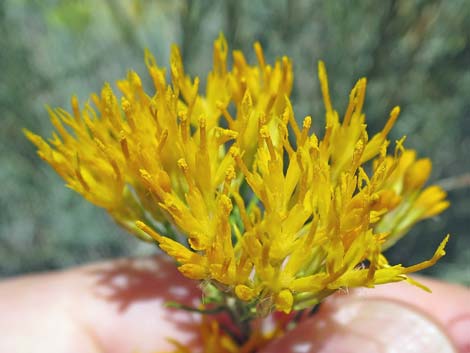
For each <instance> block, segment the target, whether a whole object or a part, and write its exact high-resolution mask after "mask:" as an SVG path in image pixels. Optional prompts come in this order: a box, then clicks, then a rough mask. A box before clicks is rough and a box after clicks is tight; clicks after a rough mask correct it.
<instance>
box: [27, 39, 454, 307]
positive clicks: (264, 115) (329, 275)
mask: <svg viewBox="0 0 470 353" xmlns="http://www.w3.org/2000/svg"><path fill="white" fill-rule="evenodd" d="M254 47H255V52H256V56H257V59H258V64H257V65H250V64H248V63H247V61H246V59H245V58H244V56H243V54H242V53H240V52H238V51H235V52H234V53H233V62H234V64H233V68H232V69H231V70H230V69H229V68H228V67H227V52H228V50H227V44H226V42H225V39H224V38H223V37H222V36H221V37H220V38H219V39H217V40H216V41H215V43H214V55H213V58H214V66H213V69H212V71H211V72H210V73H209V74H208V76H207V79H206V80H205V81H206V93H205V95H202V94H200V93H199V78H197V77H196V78H195V79H192V78H190V77H189V76H188V75H186V73H185V72H184V68H183V64H182V60H181V55H180V53H179V50H178V48H176V47H173V49H172V52H171V60H170V63H171V65H170V72H171V82H167V81H166V76H165V70H164V69H163V68H160V67H159V66H158V65H157V63H156V61H155V59H154V58H153V56H152V55H151V54H150V53H148V52H146V54H145V61H146V64H147V67H148V70H149V73H150V76H151V78H152V80H153V83H154V86H155V92H152V93H146V92H145V91H144V89H143V87H142V83H141V80H140V78H139V76H138V75H137V74H136V73H134V72H131V73H130V74H129V75H128V77H127V79H126V80H123V81H119V82H118V84H117V86H118V88H119V90H120V91H121V92H122V95H123V97H122V98H121V100H120V101H119V100H118V98H117V97H116V96H115V94H114V93H113V91H112V89H111V88H110V86H109V85H105V87H104V88H103V90H102V92H101V96H97V95H92V96H91V101H92V103H93V106H94V108H92V104H91V103H87V104H86V105H85V108H84V109H83V110H80V109H79V106H78V103H77V101H76V99H73V100H72V110H73V113H72V114H69V113H67V112H65V111H64V110H62V109H57V110H55V111H52V110H51V111H50V114H51V120H52V123H53V124H54V126H55V127H56V129H57V131H58V135H57V134H54V135H53V138H52V139H51V140H50V141H49V143H47V142H46V141H44V140H43V139H42V138H41V137H39V136H37V135H35V134H33V133H31V132H26V135H27V137H28V138H29V139H30V140H31V141H32V142H33V143H34V144H36V146H37V147H38V150H39V152H38V153H39V155H40V156H41V157H42V158H43V159H45V160H46V161H47V162H48V163H49V164H51V165H52V166H53V168H55V170H56V171H57V173H58V174H60V175H61V176H62V177H63V178H64V179H65V180H66V182H67V184H68V186H69V187H71V188H72V189H74V190H75V191H77V192H79V193H80V194H82V195H83V196H84V197H85V198H87V199H88V200H89V201H90V202H92V203H94V204H96V205H97V206H100V207H103V208H105V209H107V210H108V211H109V213H110V214H111V215H112V216H113V217H114V218H115V219H116V221H117V222H119V223H120V224H121V225H123V226H125V227H126V228H128V229H129V230H130V231H131V232H133V233H134V234H136V235H138V236H140V237H142V238H145V239H147V240H154V241H155V242H157V243H158V244H159V245H160V247H161V249H162V250H163V251H165V252H166V253H168V254H169V255H170V256H172V257H173V258H174V259H175V260H176V261H177V262H178V266H179V269H180V271H181V272H182V273H183V274H184V275H185V276H187V277H190V278H193V279H198V280H204V281H205V283H210V284H211V285H212V286H214V287H215V288H217V289H219V290H221V291H222V292H223V293H225V294H226V295H228V296H233V297H235V298H238V299H239V300H241V301H245V302H247V306H248V307H249V308H250V310H252V312H256V313H257V314H258V315H265V314H267V313H269V312H271V311H273V310H278V311H283V312H286V313H288V312H290V311H291V310H293V309H296V310H297V309H302V308H305V307H308V306H312V305H314V304H316V303H318V302H320V301H321V300H322V299H323V298H324V297H326V296H327V295H329V294H331V293H333V292H335V291H337V290H339V289H342V288H350V287H358V286H366V287H372V286H374V285H376V284H383V283H388V282H395V281H401V280H409V278H408V277H407V275H408V274H409V273H411V272H415V271H418V270H420V269H423V268H426V267H429V266H431V265H433V264H434V263H435V262H436V261H437V260H438V259H439V258H440V257H442V256H443V255H444V246H445V243H446V242H447V239H448V238H447V237H446V238H445V239H444V241H443V242H442V244H441V245H440V246H439V247H438V249H437V251H436V253H435V254H434V256H432V258H431V259H430V260H428V261H424V262H422V263H420V264H417V265H414V266H410V267H404V266H402V265H390V264H389V263H388V261H387V260H386V258H385V257H384V255H383V254H382V252H383V250H385V249H386V248H387V247H389V246H390V245H392V244H393V243H395V242H396V241H397V240H398V239H399V238H401V237H402V236H403V235H404V234H405V233H406V232H407V231H408V230H409V229H410V228H411V226H413V225H414V224H415V223H416V222H418V221H420V220H422V219H424V218H427V217H431V216H434V215H436V214H438V213H440V212H441V211H443V210H444V209H445V208H447V207H448V202H447V201H446V200H445V196H446V195H445V192H444V191H443V190H442V189H441V188H439V187H438V186H430V187H427V188H425V189H424V190H423V189H422V188H423V185H424V184H425V182H426V181H427V179H428V177H429V173H430V171H431V162H430V161H429V160H428V159H416V154H415V152H414V151H410V150H406V149H405V148H404V147H403V140H400V141H398V142H397V143H396V146H395V148H394V149H391V148H390V146H389V144H390V142H389V141H388V139H387V135H388V133H389V131H390V130H391V128H392V127H393V125H394V123H395V121H396V119H397V117H398V115H399V108H398V107H395V108H394V109H392V111H391V113H390V117H389V118H388V121H387V122H386V123H385V125H384V128H383V129H382V130H381V131H380V132H379V133H377V134H376V135H374V136H372V137H371V138H369V136H368V134H367V130H366V124H365V114H364V113H363V111H362V107H363V105H364V100H365V91H366V80H365V79H364V78H362V79H360V80H359V81H358V82H357V84H356V85H355V86H354V87H353V89H352V91H351V93H350V97H349V105H348V107H347V109H346V113H345V114H344V116H343V117H342V118H340V116H339V114H338V112H337V111H335V110H334V108H333V104H332V102H331V98H330V94H329V89H328V81H327V74H326V69H325V66H324V64H323V63H322V62H320V63H319V66H318V72H319V78H320V85H321V89H322V93H323V99H324V105H325V109H326V127H325V133H324V135H323V138H322V139H319V138H318V137H317V136H316V135H315V134H314V133H312V132H310V128H311V125H312V118H311V117H309V116H307V117H305V118H304V119H303V122H302V124H301V126H299V125H298V123H297V120H296V118H295V117H294V113H293V109H292V105H291V102H290V100H289V95H290V92H291V88H292V83H293V73H292V65H291V62H290V60H289V59H288V58H286V57H284V58H282V59H280V60H278V61H277V62H276V63H275V64H274V65H273V66H271V65H268V64H267V63H266V61H265V58H264V55H263V52H262V49H261V46H260V45H259V44H258V43H256V44H255V46H254ZM222 126H226V127H222ZM289 134H292V135H293V136H291V137H289ZM390 149H391V150H392V151H391V152H389V150H390ZM367 170H368V171H370V172H366V171H367ZM366 264H367V265H366ZM409 281H411V280H409Z"/></svg>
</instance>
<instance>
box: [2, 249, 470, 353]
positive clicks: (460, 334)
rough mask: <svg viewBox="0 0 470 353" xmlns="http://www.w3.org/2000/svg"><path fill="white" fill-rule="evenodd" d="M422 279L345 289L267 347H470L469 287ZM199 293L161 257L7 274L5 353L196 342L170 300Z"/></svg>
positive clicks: (150, 348)
mask: <svg viewBox="0 0 470 353" xmlns="http://www.w3.org/2000/svg"><path fill="white" fill-rule="evenodd" d="M417 279H418V280H419V281H420V282H421V283H423V284H425V285H426V286H428V287H430V288H431V289H432V290H433V293H432V294H429V293H427V292H425V291H423V290H421V289H419V288H416V287H414V286H412V285H410V284H408V283H396V284H389V285H383V286H379V287H377V288H374V289H358V290H355V291H350V292H349V293H339V294H338V295H336V296H334V297H332V298H330V299H328V300H327V301H326V302H325V303H324V304H323V305H322V306H321V309H320V311H319V312H318V313H317V314H316V315H315V316H314V317H313V318H312V319H309V320H305V321H304V322H302V323H301V324H300V325H299V326H298V327H297V328H296V329H294V330H293V331H290V332H289V333H287V334H286V335H285V336H284V337H282V338H280V339H278V340H276V341H275V342H273V343H272V344H270V345H269V346H268V347H266V349H265V350H264V351H263V352H264V353H268V352H279V353H280V352H297V353H301V352H304V353H307V352H317V353H327V352H337V353H341V352H344V353H353V352H356V351H357V352H368V351H371V352H372V351H377V352H395V351H400V352H408V351H409V352H414V351H416V352H424V351H426V352H431V353H432V352H434V350H433V349H435V351H436V352H437V351H440V352H470V290H469V289H468V288H465V287H462V286H458V285H452V284H448V283H443V282H439V281H436V280H431V279H425V278H417ZM200 296H201V294H200V290H199V288H198V287H197V285H196V284H195V283H194V282H193V281H190V280H187V279H185V278H183V277H182V275H181V274H179V272H178V271H177V270H176V268H175V266H174V264H173V263H172V262H171V261H169V260H166V259H163V258H162V257H155V258H149V259H139V260H118V261H111V262H102V263H96V264H91V265H87V266H83V267H78V268H73V269H70V270H65V271H60V272H50V273H44V274H35V275H28V276H22V277H18V278H12V279H7V280H4V281H3V282H0V313H1V315H0V337H2V338H1V339H0V351H1V352H18V353H22V352H28V353H30V352H47V353H58V352H70V353H74V352H80V353H97V352H113V353H124V352H126V353H128V352H142V353H146V352H165V351H171V350H172V348H174V347H173V346H172V345H171V344H170V343H169V342H168V341H167V339H166V337H174V338H176V339H177V340H178V341H179V342H183V343H185V344H189V345H190V346H191V347H196V345H197V338H196V336H197V335H196V333H197V327H196V323H195V322H194V315H191V314H189V313H187V312H182V311H181V310H179V311H178V310H175V309H170V308H168V307H165V305H164V303H165V302H168V301H169V300H173V301H177V302H180V303H184V304H187V305H194V304H195V303H197V298H200ZM421 344H423V345H424V346H421ZM426 345H427V346H426ZM407 347H408V348H409V350H406V349H407ZM410 347H411V348H410ZM429 347H431V348H429Z"/></svg>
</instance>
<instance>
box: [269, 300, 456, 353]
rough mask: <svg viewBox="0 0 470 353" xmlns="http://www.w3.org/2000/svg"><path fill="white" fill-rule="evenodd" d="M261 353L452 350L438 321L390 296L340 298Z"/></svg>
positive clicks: (450, 343)
mask: <svg viewBox="0 0 470 353" xmlns="http://www.w3.org/2000/svg"><path fill="white" fill-rule="evenodd" d="M263 352H264V353H268V352H270V353H274V352H285V353H356V352H358V353H359V352H360V353H368V352H371V353H372V352H374V353H377V352H380V353H418V352H426V353H437V352H439V353H448V352H449V353H452V352H457V350H456V348H455V346H454V344H453V343H452V342H451V340H450V339H449V338H448V336H447V334H446V333H445V331H444V330H443V328H442V327H440V326H439V324H437V323H435V322H434V321H433V320H432V319H431V318H430V317H428V316H427V315H426V314H424V313H422V312H420V311H419V310H416V309H414V308H413V307H411V306H409V305H407V304H404V303H400V302H398V301H392V300H389V299H366V298H352V299H344V300H341V301H339V302H338V304H337V305H335V306H332V307H330V308H327V309H326V310H323V311H320V313H318V315H317V316H314V317H312V318H311V319H309V320H308V321H305V322H303V323H302V324H300V325H299V326H298V327H297V328H295V329H294V330H292V331H290V332H289V333H287V334H286V335H285V336H284V337H282V338H280V339H279V340H278V341H276V342H273V343H272V344H271V345H270V346H269V347H268V348H267V349H266V350H265V351H263Z"/></svg>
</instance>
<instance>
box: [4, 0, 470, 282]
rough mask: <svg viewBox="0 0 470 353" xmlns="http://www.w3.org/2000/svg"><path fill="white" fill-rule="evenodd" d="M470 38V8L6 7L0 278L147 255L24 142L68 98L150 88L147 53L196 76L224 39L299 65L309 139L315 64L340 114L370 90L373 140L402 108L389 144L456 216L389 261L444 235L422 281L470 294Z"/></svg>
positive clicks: (414, 236)
mask: <svg viewBox="0 0 470 353" xmlns="http://www.w3.org/2000/svg"><path fill="white" fill-rule="evenodd" d="M469 29H470V2H469V1H466V0H453V1H432V0H431V1H417V0H416V1H413V0H386V1H385V0H384V1H376V0H360V1H308V0H303V1H302V0H276V1H249V0H221V1H205V0H201V1H191V0H166V1H164V0H160V1H153V0H102V1H93V0H41V1H39V0H38V1H32V0H30V1H27V0H2V1H0V67H1V78H0V106H1V117H0V140H1V144H0V185H1V187H0V276H10V275H15V274H20V273H27V272H32V271H40V270H47V269H55V268H62V267H65V266H71V265H74V264H80V263H85V262H89V261H93V260H98V259H102V258H111V257H118V256H133V255H145V254H150V253H153V252H155V249H154V247H152V246H150V245H148V244H144V243H141V242H139V241H137V240H135V239H134V238H132V237H131V236H128V235H126V234H124V232H123V231H121V230H120V229H119V228H118V227H117V226H116V225H114V223H113V222H112V221H111V220H110V219H109V218H108V217H107V215H106V214H105V213H104V212H103V211H102V210H100V209H97V208H95V207H93V206H92V205H90V204H88V203H87V202H86V201H85V200H83V199H81V197H80V196H78V195H76V194H75V193H74V192H72V191H70V190H69V189H66V188H65V187H64V182H63V181H62V180H61V179H60V178H59V177H58V176H56V175H55V173H54V172H53V171H52V170H51V168H50V167H49V166H47V165H46V164H44V163H43V162H42V161H40V159H39V158H38V157H37V156H36V154H35V150H34V148H33V146H32V145H30V143H29V142H28V141H27V140H26V139H25V138H24V136H23V135H22V132H21V128H22V127H27V128H28V129H31V130H33V131H35V132H38V133H40V134H42V135H46V136H49V135H50V134H51V132H52V126H51V124H50V123H49V119H48V115H47V113H46V111H45V108H44V106H45V104H48V105H51V106H53V107H55V106H63V107H67V109H68V108H69V99H70V96H71V95H72V94H77V95H78V97H79V100H80V102H82V103H83V102H84V101H85V100H86V99H87V97H88V95H89V93H91V92H96V91H98V90H99V89H100V88H101V86H102V84H103V83H104V82H105V81H109V82H112V83H114V82H115V81H116V80H117V79H120V78H122V77H124V76H125V74H126V71H127V70H128V69H130V68H132V69H135V70H136V71H137V72H138V73H139V74H141V76H143V77H145V76H146V70H145V67H144V63H143V50H144V48H146V47H147V48H149V49H150V50H151V51H152V52H153V53H154V54H155V56H156V58H157V60H158V61H159V63H160V64H165V65H166V63H167V62H168V56H169V49H170V44H171V43H174V42H175V43H178V44H179V45H180V47H181V48H182V53H183V58H184V62H185V65H186V68H187V71H188V72H189V73H191V74H201V75H203V74H204V73H206V72H207V71H208V69H209V68H210V66H211V64H212V42H213V40H214V39H215V38H216V37H217V35H218V33H219V32H220V31H223V32H224V33H225V35H226V37H227V39H228V42H229V45H230V47H231V48H237V49H242V50H243V51H244V52H245V53H246V54H247V56H248V57H249V58H250V59H251V60H252V62H254V60H253V58H254V53H253V50H252V44H253V42H254V41H255V40H259V41H260V42H261V44H262V45H263V47H264V49H265V53H266V56H267V58H268V59H269V61H270V62H273V60H274V59H275V58H276V57H279V56H282V55H288V56H290V57H291V58H292V59H293V61H294V69H295V75H296V81H295V87H294V92H293V99H294V103H295V106H294V108H295V111H296V115H297V118H298V119H301V118H303V116H304V115H306V114H311V115H312V116H313V117H314V125H315V126H316V129H319V128H321V127H322V124H323V117H322V116H323V112H324V111H323V104H322V102H321V98H320V93H319V85H318V81H317V77H316V62H317V60H319V59H323V60H324V61H325V62H326V64H327V68H328V71H329V76H330V81H331V90H332V96H333V100H334V103H335V106H336V108H337V109H338V110H339V111H344V109H345V105H346V100H347V98H348V94H349V90H350V88H351V87H352V85H353V84H354V82H355V80H357V79H358V78H359V77H362V76H366V77H367V78H368V82H369V85H368V93H367V103H366V107H365V111H366V114H367V116H368V123H369V126H370V129H371V131H372V132H375V131H377V130H378V129H379V128H380V127H381V126H382V125H383V124H384V123H385V121H386V118H387V117H388V113H389V111H390V110H391V108H392V107H393V106H394V105H400V106H401V107H402V114H401V117H400V118H399V121H398V123H397V124H396V126H395V128H394V129H393V131H392V136H391V137H392V139H396V138H398V137H401V136H402V135H404V134H406V135H407V136H408V139H407V143H406V145H407V146H408V147H411V148H415V149H417V150H418V152H419V154H420V156H429V157H430V158H431V159H432V160H433V162H434V169H433V173H432V181H433V182H437V183H440V184H441V185H442V186H443V187H444V188H445V189H446V190H448V192H449V198H450V199H451V201H452V207H451V208H450V209H449V210H448V211H446V212H445V213H444V214H443V215H441V216H439V217H437V218H435V219H432V220H427V221H425V222H423V223H421V224H419V225H418V226H417V227H415V229H414V230H413V231H412V232H411V234H409V236H408V237H406V238H405V239H404V240H402V241H401V242H400V243H399V244H398V246H397V247H395V248H393V249H391V250H390V251H389V256H390V257H391V260H392V261H393V262H403V263H405V264H411V263H414V262H416V261H420V260H423V259H425V258H428V257H430V256H431V255H432V253H433V251H434V249H435V247H436V246H437V244H438V243H439V242H440V240H441V239H442V238H443V236H444V235H445V234H446V233H448V232H449V233H451V234H452V238H451V241H450V243H449V245H448V251H447V253H448V255H447V256H446V257H445V258H444V259H443V260H442V261H441V262H440V263H439V264H438V265H437V266H435V267H433V268H432V269H431V270H429V271H428V273H430V274H432V275H435V276H438V277H441V278H444V279H447V280H449V281H454V282H460V283H465V284H467V285H468V284H470V246H469V245H470V233H469V228H470V188H469V185H470V174H469V173H470V157H469V156H470V119H469V115H470V99H469V98H468V97H469V94H470V31H469ZM146 83H147V84H148V80H147V81H146Z"/></svg>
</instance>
